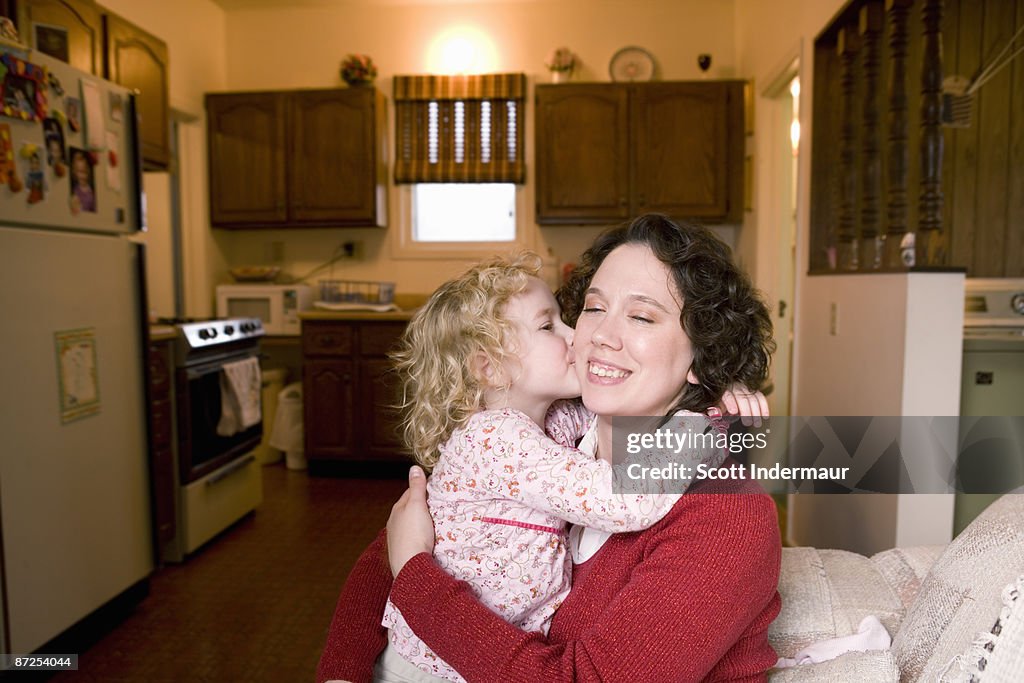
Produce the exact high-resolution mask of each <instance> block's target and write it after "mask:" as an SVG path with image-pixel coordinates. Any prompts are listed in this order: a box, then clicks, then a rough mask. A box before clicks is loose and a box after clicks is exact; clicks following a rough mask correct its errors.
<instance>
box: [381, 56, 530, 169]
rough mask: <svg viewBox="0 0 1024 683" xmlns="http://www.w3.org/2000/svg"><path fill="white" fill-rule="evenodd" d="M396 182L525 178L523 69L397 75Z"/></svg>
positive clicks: (524, 94) (524, 92)
mask: <svg viewBox="0 0 1024 683" xmlns="http://www.w3.org/2000/svg"><path fill="white" fill-rule="evenodd" d="M394 99H395V114H396V121H395V137H396V140H395V182H396V183H523V182H525V181H526V164H525V160H524V159H523V113H524V112H523V103H524V102H525V101H526V75H525V74H521V73H509V74H482V75H476V76H395V77H394Z"/></svg>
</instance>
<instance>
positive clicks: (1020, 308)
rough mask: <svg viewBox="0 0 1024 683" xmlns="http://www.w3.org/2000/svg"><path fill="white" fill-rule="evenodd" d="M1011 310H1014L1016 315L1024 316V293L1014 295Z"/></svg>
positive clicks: (1011, 300)
mask: <svg viewBox="0 0 1024 683" xmlns="http://www.w3.org/2000/svg"><path fill="white" fill-rule="evenodd" d="M1010 308H1012V309H1013V312H1014V313H1017V314H1018V315H1024V292H1021V293H1020V294H1014V295H1013V298H1012V299H1010Z"/></svg>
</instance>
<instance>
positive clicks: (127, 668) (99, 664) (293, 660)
mask: <svg viewBox="0 0 1024 683" xmlns="http://www.w3.org/2000/svg"><path fill="white" fill-rule="evenodd" d="M263 473H264V484H263V486H264V501H263V504H262V505H261V506H260V507H259V508H257V510H256V512H255V514H253V515H251V516H249V517H246V518H244V519H243V520H241V521H240V522H239V523H237V524H236V525H235V526H233V527H232V528H230V529H229V530H227V531H226V532H225V533H224V534H222V535H221V536H219V537H217V538H216V539H214V541H212V542H211V543H210V544H208V545H207V546H205V547H203V548H201V549H200V550H199V551H198V552H197V553H196V554H194V555H193V556H192V557H190V558H189V559H188V560H187V561H186V562H185V563H183V564H180V565H168V566H166V567H163V568H161V569H160V570H158V571H157V572H156V573H155V574H154V575H153V576H152V578H151V582H150V593H149V596H148V597H146V598H145V599H144V600H143V601H142V602H141V603H140V604H139V605H138V606H137V607H136V608H135V610H134V611H133V612H132V613H131V615H130V616H129V617H128V618H127V619H125V620H124V621H123V622H122V623H121V624H120V625H119V626H117V627H116V628H114V629H113V630H112V631H110V632H109V633H108V634H107V635H106V636H104V637H102V638H101V639H100V640H99V641H98V642H97V643H96V644H95V645H94V646H92V647H91V648H89V649H88V650H87V651H85V652H82V653H80V656H79V670H78V671H77V672H68V673H63V674H59V675H57V676H55V677H53V678H52V679H51V680H52V681H58V682H60V683H63V682H65V681H97V682H99V681H102V682H103V683H108V682H115V681H147V682H158V681H247V682H249V681H252V682H257V681H268V682H269V681H273V682H275V683H277V682H281V681H312V680H313V676H314V672H315V669H316V663H317V659H318V658H319V656H320V649H321V648H322V647H323V643H324V638H325V635H326V632H327V627H328V624H329V623H330V619H331V614H332V613H333V610H334V603H335V600H336V599H337V596H338V591H339V590H340V588H341V584H342V581H343V580H344V578H345V576H347V575H348V571H349V569H350V568H351V567H352V564H353V563H354V562H355V559H356V557H358V555H359V553H360V552H361V551H362V549H363V548H364V547H365V546H366V545H367V544H368V543H369V542H370V541H371V540H372V539H373V537H374V536H375V535H376V533H377V531H378V530H379V529H380V528H381V527H382V526H383V524H384V522H385V521H386V520H387V516H388V513H389V512H390V509H391V505H392V504H393V503H394V501H395V500H397V499H398V496H399V495H400V494H401V492H402V491H403V490H404V488H405V483H404V481H403V480H398V479H392V480H379V479H335V478H320V477H309V476H307V474H306V473H305V472H296V471H289V470H286V469H285V468H284V466H283V465H281V464H278V465H272V466H268V467H264V468H263Z"/></svg>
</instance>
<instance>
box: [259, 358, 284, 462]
mask: <svg viewBox="0 0 1024 683" xmlns="http://www.w3.org/2000/svg"><path fill="white" fill-rule="evenodd" d="M287 375H288V371H287V370H285V369H284V368H274V369H271V370H264V371H263V384H262V389H263V391H262V392H261V393H262V396H261V398H262V400H263V438H262V439H261V440H260V445H259V446H257V447H256V449H255V454H256V459H257V460H258V461H259V462H260V463H261V464H263V465H273V464H274V463H276V462H280V461H281V458H282V456H283V455H284V454H283V453H282V452H281V451H280V450H278V449H277V448H274V447H273V446H271V445H270V434H271V432H273V430H274V420H275V418H276V417H277V395H278V394H280V393H281V389H282V388H284V380H285V377H286V376H287Z"/></svg>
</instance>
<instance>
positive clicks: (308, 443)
mask: <svg viewBox="0 0 1024 683" xmlns="http://www.w3.org/2000/svg"><path fill="white" fill-rule="evenodd" d="M404 330H405V322H402V321H364V320H353V321H348V320H345V321H339V320H304V321H303V322H302V391H303V410H304V415H303V423H304V425H303V426H304V430H305V449H306V458H307V460H308V461H309V463H310V467H311V469H312V470H313V472H314V473H315V472H316V469H317V467H316V466H317V464H318V463H319V464H324V463H331V462H346V461H349V462H372V463H408V462H409V457H408V455H407V451H406V450H405V449H404V447H403V445H402V436H401V432H400V427H399V422H400V415H399V412H398V410H397V409H396V408H395V405H396V404H397V403H398V401H399V398H400V391H401V387H400V386H399V382H398V378H397V376H396V375H395V374H394V372H392V370H391V361H390V360H389V359H388V357H387V352H388V351H389V350H391V349H392V348H393V347H394V346H395V344H396V343H397V342H398V339H399V337H400V336H401V334H402V332H403V331H404Z"/></svg>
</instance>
